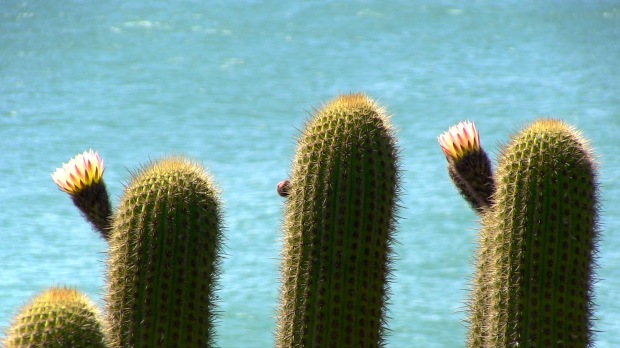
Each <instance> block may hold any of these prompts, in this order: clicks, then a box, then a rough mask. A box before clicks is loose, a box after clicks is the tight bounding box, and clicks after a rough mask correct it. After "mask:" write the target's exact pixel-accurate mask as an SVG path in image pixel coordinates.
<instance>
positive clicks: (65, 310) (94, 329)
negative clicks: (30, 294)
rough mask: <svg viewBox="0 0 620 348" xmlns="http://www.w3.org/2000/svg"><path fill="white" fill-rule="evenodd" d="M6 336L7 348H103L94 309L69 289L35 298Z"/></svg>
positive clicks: (55, 288) (89, 301)
mask: <svg viewBox="0 0 620 348" xmlns="http://www.w3.org/2000/svg"><path fill="white" fill-rule="evenodd" d="M6 334H7V335H6V337H5V340H4V344H5V346H6V348H21V347H24V348H25V347H58V348H61V347H76V348H81V347H83V348H87V347H94V348H96V347H102V348H103V347H106V345H105V339H104V334H103V329H102V323H101V320H100V318H99V312H98V310H97V308H96V307H95V305H94V304H93V303H92V301H91V300H90V299H88V298H87V297H86V296H85V295H83V294H82V293H80V292H79V291H77V290H75V289H71V288H60V287H52V288H50V289H48V290H46V291H44V292H42V293H41V294H39V295H37V296H36V297H35V298H34V299H33V300H32V301H31V302H30V303H29V304H27V305H26V306H24V307H23V308H22V309H21V311H20V312H19V314H18V315H17V316H16V317H15V318H14V320H13V324H12V326H11V327H10V328H9V329H8V330H7V332H6Z"/></svg>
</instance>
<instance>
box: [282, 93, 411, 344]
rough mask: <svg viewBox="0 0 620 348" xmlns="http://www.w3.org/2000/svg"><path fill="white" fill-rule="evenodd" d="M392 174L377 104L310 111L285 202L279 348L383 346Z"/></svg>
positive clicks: (360, 100)
mask: <svg viewBox="0 0 620 348" xmlns="http://www.w3.org/2000/svg"><path fill="white" fill-rule="evenodd" d="M398 177H399V173H398V168H397V150H396V141H395V138H394V137H393V130H392V127H391V125H390V122H389V119H388V118H387V116H386V115H385V112H384V110H383V109H382V108H380V107H378V105H377V104H376V103H375V102H374V101H372V100H371V99H370V98H368V97H367V96H365V95H362V94H353V95H343V96H340V97H339V98H336V99H335V100H333V101H331V102H330V103H328V104H326V105H325V106H324V107H323V108H321V109H320V110H317V111H316V113H315V115H314V117H313V118H312V120H310V122H309V123H308V124H307V125H306V127H305V129H304V131H303V133H302V135H301V137H300V139H299V144H298V150H297V153H296V156H295V159H294V162H293V169H292V175H291V181H290V190H289V196H288V198H287V203H286V214H285V215H286V216H285V222H284V230H285V236H284V238H285V240H284V250H283V252H282V255H283V264H282V268H281V270H282V284H283V285H282V289H281V304H280V315H279V318H278V332H277V338H276V341H277V344H276V345H277V346H278V347H291V346H326V345H335V346H363V347H366V346H374V345H382V344H383V339H384V331H385V317H386V315H385V312H386V310H387V306H386V303H387V301H388V291H387V286H388V279H389V277H390V252H391V244H392V235H393V232H394V225H395V210H396V208H397V205H396V201H397V191H398Z"/></svg>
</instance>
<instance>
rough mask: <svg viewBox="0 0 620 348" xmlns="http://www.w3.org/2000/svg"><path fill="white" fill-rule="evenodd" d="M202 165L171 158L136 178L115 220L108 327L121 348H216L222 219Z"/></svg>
mask: <svg viewBox="0 0 620 348" xmlns="http://www.w3.org/2000/svg"><path fill="white" fill-rule="evenodd" d="M219 196H220V193H219V190H218V189H217V188H216V186H215V185H214V183H213V179H212V178H211V176H210V175H208V174H207V173H206V172H205V171H204V170H203V169H202V168H201V167H200V166H199V165H197V164H196V163H193V162H190V161H188V160H186V159H183V158H177V157H172V158H165V159H163V160H160V161H158V162H155V163H153V164H151V165H149V166H147V167H145V168H143V169H142V170H140V171H139V172H138V173H137V174H135V175H134V176H133V178H132V179H131V181H130V183H129V185H128V187H127V188H126V190H125V193H124V195H123V197H122V199H121V203H120V206H119V208H118V211H117V213H116V215H115V219H114V224H113V229H112V234H111V238H110V251H109V260H108V271H107V294H106V302H107V324H108V329H109V332H108V333H109V337H110V341H111V344H112V346H115V347H188V348H191V347H205V346H212V345H213V344H214V335H215V330H214V320H215V319H216V312H217V311H216V308H215V303H214V302H215V301H216V299H217V298H216V295H215V289H216V286H217V277H218V275H219V263H220V257H221V256H220V254H221V252H220V251H221V250H220V249H221V240H222V238H223V232H222V230H223V222H222V217H221V203H220V198H219Z"/></svg>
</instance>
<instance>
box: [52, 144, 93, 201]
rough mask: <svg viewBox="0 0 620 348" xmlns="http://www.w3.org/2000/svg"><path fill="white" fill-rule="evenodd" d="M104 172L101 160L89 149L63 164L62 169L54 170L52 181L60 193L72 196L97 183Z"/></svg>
mask: <svg viewBox="0 0 620 348" xmlns="http://www.w3.org/2000/svg"><path fill="white" fill-rule="evenodd" d="M104 170H105V166H104V165H103V159H101V157H99V154H98V153H97V152H94V151H93V150H92V149H91V150H90V151H84V153H82V154H79V155H77V156H75V157H74V158H73V159H71V160H70V161H69V163H66V164H63V166H62V168H58V169H56V172H54V174H52V179H54V182H55V183H56V185H58V188H60V189H61V190H62V191H65V192H66V193H68V194H70V195H74V194H76V193H78V192H80V191H82V190H83V189H84V188H85V187H87V186H90V185H92V184H93V183H95V184H96V183H99V182H100V181H101V179H102V178H103V172H104Z"/></svg>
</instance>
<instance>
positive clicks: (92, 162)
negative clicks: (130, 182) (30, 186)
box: [52, 149, 112, 240]
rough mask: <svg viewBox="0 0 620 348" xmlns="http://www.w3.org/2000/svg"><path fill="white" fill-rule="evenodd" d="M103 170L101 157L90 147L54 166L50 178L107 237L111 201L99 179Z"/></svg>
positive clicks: (106, 237)
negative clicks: (58, 165)
mask: <svg viewBox="0 0 620 348" xmlns="http://www.w3.org/2000/svg"><path fill="white" fill-rule="evenodd" d="M104 171H105V166H104V165H103V159H101V157H99V154H98V153H97V152H95V151H93V150H92V149H91V150H90V151H84V152H83V153H82V154H79V155H77V156H75V157H74V158H72V159H71V160H70V161H69V163H66V164H63V165H62V167H61V168H58V169H56V171H55V172H54V174H52V179H54V182H55V183H56V185H58V188H60V190H62V191H64V192H66V193H68V194H69V195H70V196H71V200H73V204H75V206H76V207H77V208H78V209H79V210H80V211H81V212H82V214H84V217H85V218H86V219H87V220H88V221H89V222H90V223H91V224H92V225H93V226H94V227H95V229H97V230H98V231H99V232H100V233H101V235H102V236H103V238H104V239H106V240H108V238H109V224H110V217H111V215H112V204H111V203H110V197H109V195H108V191H107V189H106V186H105V183H104V181H103V172H104Z"/></svg>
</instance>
